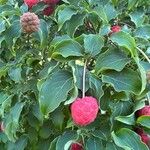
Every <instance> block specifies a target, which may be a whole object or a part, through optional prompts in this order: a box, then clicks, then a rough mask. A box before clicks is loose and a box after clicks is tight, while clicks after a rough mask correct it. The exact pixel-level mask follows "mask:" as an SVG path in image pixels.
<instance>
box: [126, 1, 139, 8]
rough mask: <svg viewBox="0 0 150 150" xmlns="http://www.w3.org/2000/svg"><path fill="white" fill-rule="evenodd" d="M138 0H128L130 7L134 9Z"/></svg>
mask: <svg viewBox="0 0 150 150" xmlns="http://www.w3.org/2000/svg"><path fill="white" fill-rule="evenodd" d="M137 2H138V0H128V9H129V10H130V9H132V8H133V7H135V6H136V4H137Z"/></svg>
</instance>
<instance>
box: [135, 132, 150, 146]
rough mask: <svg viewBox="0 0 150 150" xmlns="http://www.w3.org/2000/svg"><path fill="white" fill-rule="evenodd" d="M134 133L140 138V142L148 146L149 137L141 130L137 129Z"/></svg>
mask: <svg viewBox="0 0 150 150" xmlns="http://www.w3.org/2000/svg"><path fill="white" fill-rule="evenodd" d="M136 133H137V134H138V135H139V136H140V137H141V140H142V141H143V142H144V143H145V144H147V145H148V143H149V142H150V136H149V135H148V134H146V133H144V131H143V129H137V130H136Z"/></svg>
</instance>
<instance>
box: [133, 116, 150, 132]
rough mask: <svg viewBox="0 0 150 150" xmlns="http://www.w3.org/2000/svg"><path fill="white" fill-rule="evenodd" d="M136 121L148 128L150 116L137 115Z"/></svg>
mask: <svg viewBox="0 0 150 150" xmlns="http://www.w3.org/2000/svg"><path fill="white" fill-rule="evenodd" d="M136 123H137V124H140V125H141V126H143V127H146V128H149V129H150V116H140V117H138V119H137V121H136Z"/></svg>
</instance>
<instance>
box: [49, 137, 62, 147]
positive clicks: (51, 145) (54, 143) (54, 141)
mask: <svg viewBox="0 0 150 150" xmlns="http://www.w3.org/2000/svg"><path fill="white" fill-rule="evenodd" d="M58 138H59V137H56V138H55V139H54V140H53V141H52V142H51V143H50V147H49V149H48V150H56V144H57V140H58Z"/></svg>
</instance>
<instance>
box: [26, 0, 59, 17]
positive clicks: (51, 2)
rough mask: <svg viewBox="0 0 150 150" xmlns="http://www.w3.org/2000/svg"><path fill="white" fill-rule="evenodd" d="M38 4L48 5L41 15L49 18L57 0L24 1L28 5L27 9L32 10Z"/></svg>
mask: <svg viewBox="0 0 150 150" xmlns="http://www.w3.org/2000/svg"><path fill="white" fill-rule="evenodd" d="M39 2H44V3H45V4H46V5H48V6H47V7H46V8H45V9H44V10H43V14H44V15H46V16H50V15H51V14H52V13H53V12H54V7H55V5H56V4H57V3H58V2H59V0H24V3H25V4H26V5H28V7H29V9H32V7H33V6H35V5H37V4H38V3H39Z"/></svg>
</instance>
